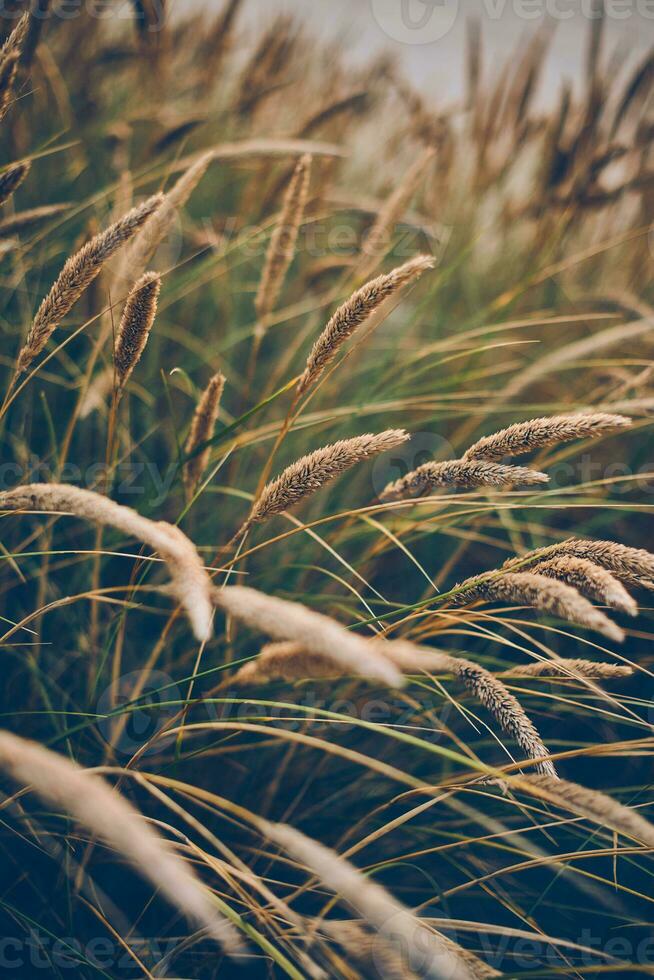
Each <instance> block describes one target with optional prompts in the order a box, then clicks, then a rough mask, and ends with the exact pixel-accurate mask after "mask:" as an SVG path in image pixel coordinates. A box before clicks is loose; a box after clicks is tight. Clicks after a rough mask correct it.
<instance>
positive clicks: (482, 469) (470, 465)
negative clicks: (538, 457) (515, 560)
mask: <svg viewBox="0 0 654 980" xmlns="http://www.w3.org/2000/svg"><path fill="white" fill-rule="evenodd" d="M548 482H549V477H548V476H547V474H546V473H540V472H539V471H538V470H530V469H528V468H527V467H525V466H503V465H501V464H499V463H487V462H485V461H484V460H467V459H452V460H447V461H446V462H444V463H424V464H423V465H422V466H419V467H418V468H417V469H415V470H412V471H411V473H407V475H406V476H403V477H402V478H401V479H399V480H396V481H395V482H394V483H389V484H388V486H386V487H385V488H384V489H383V490H382V492H381V493H380V495H379V499H380V500H383V501H390V500H401V499H403V498H404V497H421V496H424V495H425V494H428V493H429V492H430V491H431V490H435V489H437V488H441V487H460V488H462V489H464V490H472V489H475V488H478V487H491V488H492V487H494V488H499V489H507V488H511V487H515V486H531V487H534V486H543V484H545V483H548Z"/></svg>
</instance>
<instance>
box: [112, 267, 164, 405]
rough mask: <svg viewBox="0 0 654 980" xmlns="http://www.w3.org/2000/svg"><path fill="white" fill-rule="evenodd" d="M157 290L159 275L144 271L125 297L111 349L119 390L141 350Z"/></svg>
mask: <svg viewBox="0 0 654 980" xmlns="http://www.w3.org/2000/svg"><path fill="white" fill-rule="evenodd" d="M160 290H161V276H160V275H158V274H157V273H156V272H146V273H145V274H144V275H142V276H141V278H140V279H139V280H138V282H137V283H135V285H134V287H133V288H132V290H131V292H130V294H129V296H128V297H127V302H126V303H125V309H124V310H123V315H122V317H121V320H120V326H119V328H118V335H117V337H116V348H115V350H114V365H115V368H116V376H117V378H118V389H119V391H122V390H123V389H124V387H125V385H126V384H127V381H128V380H129V376H130V374H131V373H132V371H133V370H134V368H135V367H136V365H137V364H138V362H139V361H140V359H141V355H142V354H143V351H144V350H145V345H146V344H147V342H148V337H149V335H150V330H151V329H152V324H153V323H154V318H155V316H156V313H157V300H158V298H159V292H160Z"/></svg>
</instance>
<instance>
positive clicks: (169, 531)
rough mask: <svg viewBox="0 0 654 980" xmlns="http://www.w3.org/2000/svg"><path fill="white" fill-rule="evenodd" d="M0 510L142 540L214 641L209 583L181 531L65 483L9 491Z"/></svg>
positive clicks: (196, 626) (199, 631) (203, 633)
mask: <svg viewBox="0 0 654 980" xmlns="http://www.w3.org/2000/svg"><path fill="white" fill-rule="evenodd" d="M2 510H6V511H16V510H21V511H44V512H46V513H49V512H62V513H70V514H74V515H75V516H76V517H82V518H84V520H87V521H92V522H93V523H95V524H99V525H106V526H109V527H115V528H117V529H118V530H119V531H122V532H123V533H124V534H128V535H130V536H131V537H135V538H138V539H139V540H140V541H143V542H144V543H145V544H147V545H149V546H150V547H151V548H153V549H154V550H155V551H158V552H159V554H160V555H161V557H162V558H163V559H164V561H165V562H166V565H167V567H168V571H169V573H170V577H171V579H172V591H173V593H174V595H175V597H176V598H177V599H178V601H179V602H180V604H181V605H182V606H183V607H184V609H185V610H186V613H187V615H188V617H189V620H190V621H191V625H192V627H193V631H194V633H195V636H196V637H197V639H198V640H201V641H205V640H208V639H209V637H210V636H211V622H212V608H213V607H212V601H211V580H210V578H209V576H208V575H207V573H206V571H205V568H204V565H203V564H202V561H201V560H200V556H199V555H198V553H197V551H196V550H195V546H194V545H193V543H192V542H191V541H189V539H188V538H187V537H186V535H185V534H183V533H182V532H181V531H180V530H179V528H178V527H175V526H174V525H173V524H167V523H166V522H165V521H151V520H148V518H147V517H141V515H140V514H137V512H136V511H135V510H132V509H131V508H130V507H124V506H122V505H121V504H117V503H115V502H114V501H113V500H110V499H109V498H108V497H104V496H102V494H99V493H94V492H93V491H92V490H82V489H81V488H80V487H74V486H70V485H69V484H65V483H31V484H27V485H26V486H22V487H16V488H15V489H14V490H7V491H5V492H4V493H0V511H2Z"/></svg>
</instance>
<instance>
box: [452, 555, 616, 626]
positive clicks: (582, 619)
mask: <svg viewBox="0 0 654 980" xmlns="http://www.w3.org/2000/svg"><path fill="white" fill-rule="evenodd" d="M457 590H460V591H457V594H456V601H457V603H462V602H464V603H467V602H474V601H475V600H477V599H484V600H486V601H491V602H497V601H499V602H510V603H514V604H519V605H526V606H532V607H533V608H534V609H540V610H541V611H542V612H548V613H551V614H552V615H553V616H558V617H559V618H560V619H567V620H568V622H571V623H576V624H577V625H578V626H586V627H587V628H588V629H592V630H597V632H598V633H602V634H603V635H604V636H606V637H607V638H608V639H610V640H614V641H615V642H616V643H621V642H622V641H623V640H624V633H623V631H622V630H621V629H620V627H619V626H617V625H616V624H615V623H613V622H612V621H611V620H610V619H608V617H607V616H605V615H604V613H603V612H601V611H600V610H599V609H596V608H595V607H594V606H593V605H591V603H590V602H589V601H588V600H587V599H585V598H584V597H583V596H582V595H581V594H580V593H579V592H577V590H576V589H574V588H572V586H570V585H566V583H565V582H560V581H558V580H557V579H552V578H547V577H546V576H545V575H538V574H536V573H535V572H507V573H506V574H502V575H498V574H497V573H496V574H494V575H490V576H487V577H484V578H483V579H482V580H481V581H479V580H475V579H471V580H470V585H469V586H468V585H467V583H466V582H463V584H462V585H460V586H457Z"/></svg>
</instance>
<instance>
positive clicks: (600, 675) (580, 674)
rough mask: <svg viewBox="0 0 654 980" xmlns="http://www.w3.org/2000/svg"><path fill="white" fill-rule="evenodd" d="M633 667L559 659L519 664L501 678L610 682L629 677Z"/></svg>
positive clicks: (506, 671) (593, 661)
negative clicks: (579, 679) (577, 679)
mask: <svg viewBox="0 0 654 980" xmlns="http://www.w3.org/2000/svg"><path fill="white" fill-rule="evenodd" d="M633 672H634V669H633V667H630V666H629V665H628V664H608V663H602V662H601V661H596V660H583V659H580V658H578V659H575V658H571V657H568V658H561V659H559V660H537V661H535V662H534V663H531V664H520V665H519V666H516V667H511V668H510V669H509V670H505V671H503V673H502V674H501V676H502V677H507V678H510V677H548V678H557V679H559V680H575V678H589V679H591V680H611V679H613V678H617V677H631V676H632V674H633Z"/></svg>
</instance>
